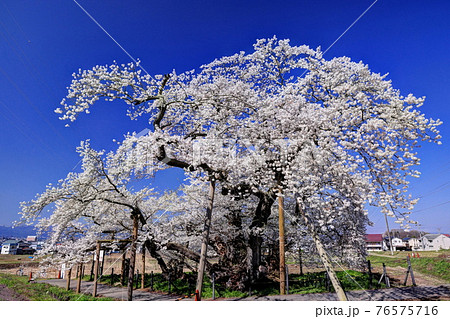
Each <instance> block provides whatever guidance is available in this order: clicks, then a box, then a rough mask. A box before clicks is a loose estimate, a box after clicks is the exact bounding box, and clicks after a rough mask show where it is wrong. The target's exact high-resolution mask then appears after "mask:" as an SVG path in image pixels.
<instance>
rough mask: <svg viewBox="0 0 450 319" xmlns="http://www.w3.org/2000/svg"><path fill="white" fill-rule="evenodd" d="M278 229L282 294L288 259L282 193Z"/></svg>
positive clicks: (280, 195) (279, 197)
mask: <svg viewBox="0 0 450 319" xmlns="http://www.w3.org/2000/svg"><path fill="white" fill-rule="evenodd" d="M278 231H279V243H280V295H285V294H286V261H285V251H284V249H285V243H284V200H283V196H282V194H281V190H280V194H279V195H278Z"/></svg>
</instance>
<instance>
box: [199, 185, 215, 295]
mask: <svg viewBox="0 0 450 319" xmlns="http://www.w3.org/2000/svg"><path fill="white" fill-rule="evenodd" d="M215 188H216V184H215V181H214V180H211V181H210V183H209V202H208V207H207V208H206V218H205V225H204V227H203V233H202V249H201V251H200V262H199V264H198V274H197V285H196V293H197V294H198V297H197V298H198V301H200V300H201V297H202V288H203V276H204V274H205V265H206V253H207V250H208V242H209V230H210V228H211V218H212V210H213V205H214V191H215Z"/></svg>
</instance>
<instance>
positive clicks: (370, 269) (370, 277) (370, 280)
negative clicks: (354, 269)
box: [367, 260, 372, 289]
mask: <svg viewBox="0 0 450 319" xmlns="http://www.w3.org/2000/svg"><path fill="white" fill-rule="evenodd" d="M367 269H368V273H369V289H372V266H371V265H370V260H368V261H367Z"/></svg>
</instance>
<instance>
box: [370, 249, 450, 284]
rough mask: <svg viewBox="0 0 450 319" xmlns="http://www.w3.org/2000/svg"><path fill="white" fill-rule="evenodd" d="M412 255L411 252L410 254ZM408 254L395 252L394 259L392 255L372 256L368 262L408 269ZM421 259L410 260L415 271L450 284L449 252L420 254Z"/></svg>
mask: <svg viewBox="0 0 450 319" xmlns="http://www.w3.org/2000/svg"><path fill="white" fill-rule="evenodd" d="M409 254H411V252H409ZM377 255H378V253H377ZM407 255H408V252H394V255H393V257H394V258H392V257H389V256H390V254H384V256H376V255H371V256H369V257H368V260H370V261H371V263H372V264H375V263H377V264H381V263H384V264H385V265H386V266H387V267H402V268H405V269H406V268H408V263H407V261H406V256H407ZM419 255H420V256H421V257H420V258H410V260H411V266H412V269H413V271H417V272H419V273H422V274H424V275H429V276H432V277H435V278H437V279H441V280H443V281H446V282H449V283H450V259H449V256H450V252H449V250H443V251H442V250H441V251H439V252H438V253H436V252H419Z"/></svg>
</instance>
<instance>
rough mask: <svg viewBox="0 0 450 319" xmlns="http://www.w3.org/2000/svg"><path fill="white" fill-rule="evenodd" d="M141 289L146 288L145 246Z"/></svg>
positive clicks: (143, 248)
mask: <svg viewBox="0 0 450 319" xmlns="http://www.w3.org/2000/svg"><path fill="white" fill-rule="evenodd" d="M141 288H145V246H142V275H141Z"/></svg>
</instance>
